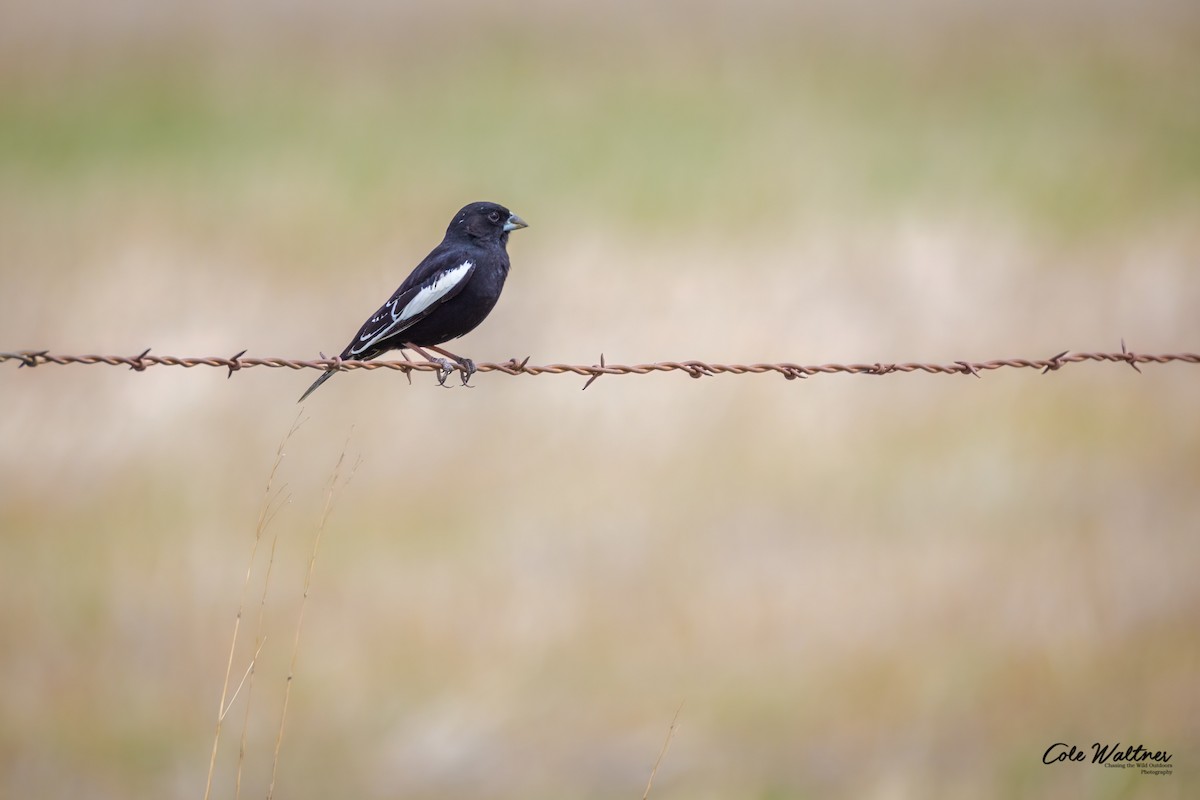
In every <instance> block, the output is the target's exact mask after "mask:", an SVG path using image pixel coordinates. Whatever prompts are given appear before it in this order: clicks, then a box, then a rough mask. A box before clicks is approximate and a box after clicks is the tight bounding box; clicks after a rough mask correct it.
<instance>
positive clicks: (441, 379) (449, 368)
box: [430, 358, 454, 389]
mask: <svg viewBox="0 0 1200 800" xmlns="http://www.w3.org/2000/svg"><path fill="white" fill-rule="evenodd" d="M430 361H432V362H433V363H435V364H437V365H438V386H445V387H446V388H447V389H449V388H450V387H449V386H446V378H449V377H450V373H451V372H454V365H453V364H452V363H450V359H448V358H431V359H430Z"/></svg>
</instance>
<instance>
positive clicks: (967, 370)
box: [0, 340, 1200, 389]
mask: <svg viewBox="0 0 1200 800" xmlns="http://www.w3.org/2000/svg"><path fill="white" fill-rule="evenodd" d="M246 352H247V351H246V350H242V351H241V352H240V353H237V354H236V355H234V356H232V357H229V358H225V357H222V356H201V357H180V356H160V355H151V353H150V349H149V348H147V349H146V350H143V351H142V352H141V353H140V354H138V355H136V356H113V355H63V354H59V353H51V352H49V351H47V350H18V351H15V352H0V363H3V362H5V361H16V362H18V367H37V366H41V365H44V364H57V365H60V366H62V365H67V364H107V365H108V366H126V367H129V368H130V369H132V370H135V371H137V372H144V371H145V370H146V369H147V368H148V367H186V368H191V367H219V368H223V369H228V370H229V377H233V373H234V372H238V371H240V370H244V369H249V368H250V367H271V368H275V369H296V370H299V369H320V370H326V369H336V370H345V371H349V370H356V369H366V370H373V369H390V370H399V371H401V372H403V373H405V375H407V376H408V377H409V379H410V381H411V379H412V373H413V372H437V371H439V370H441V369H442V366H441V365H440V364H436V363H432V362H428V361H410V360H408V358H407V355H405V358H404V360H403V361H353V360H343V359H341V358H337V357H334V358H325V357H324V355H322V357H321V358H319V359H314V360H304V359H295V358H279V357H267V358H254V357H250V358H247V357H246ZM1088 361H1099V362H1112V363H1124V364H1128V365H1129V366H1131V367H1133V368H1134V369H1135V370H1137V371H1138V372H1139V373H1140V372H1141V371H1142V370H1141V368H1140V367H1139V366H1138V365H1139V364H1168V363H1181V364H1200V354H1196V353H1159V354H1149V353H1135V352H1133V351H1132V350H1130V349H1128V347H1126V345H1125V341H1124V340H1122V341H1121V351H1120V352H1097V353H1076V352H1072V351H1070V350H1064V351H1062V352H1061V353H1058V354H1057V355H1054V356H1051V357H1050V358H1040V359H1039V358H997V359H992V360H990V361H952V362H949V363H944V364H939V363H922V362H905V363H898V364H891V363H881V362H876V363H873V364H867V363H862V364H810V365H804V364H795V363H791V362H779V363H754V364H720V363H716V364H714V363H707V362H704V361H656V362H653V363H649V364H609V363H608V362H607V361H606V360H605V357H604V355H603V354H601V356H600V363H599V364H591V365H588V364H543V365H537V364H530V363H529V357H528V356H526V357H525V358H523V359H520V360H518V359H516V358H510V359H509V360H508V361H502V362H499V363H488V362H484V363H479V364H476V368H477V370H478V371H479V372H499V373H502V374H504V375H546V374H549V375H579V376H582V377H586V378H587V382H586V383H585V384H584V386H583V388H585V389H586V388H587V387H588V386H590V385H591V384H592V383H593V382H594V381H595V380H596V379H597V378H599V377H600V376H601V375H648V374H650V373H652V372H683V373H685V374H687V375H689V376H691V377H693V378H701V377H705V376H712V375H722V374H727V375H762V374H777V375H782V376H783V377H784V378H787V379H788V380H794V379H796V378H808V377H810V376H812V375H831V374H833V373H846V374H850V375H894V374H896V373H911V372H923V373H926V374H941V375H974V376H975V377H976V378H980V377H982V376H981V374H980V373H982V372H987V371H990V370H996V369H1037V370H1041V372H1042V373H1043V374H1045V373H1047V372H1056V371H1058V370H1059V369H1061V368H1063V367H1065V366H1067V365H1068V364H1081V363H1084V362H1088ZM451 367H452V368H453V369H458V370H460V371H461V370H463V369H464V367H462V366H461V365H451Z"/></svg>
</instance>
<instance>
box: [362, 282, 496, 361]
mask: <svg viewBox="0 0 1200 800" xmlns="http://www.w3.org/2000/svg"><path fill="white" fill-rule="evenodd" d="M474 272H475V260H474V259H472V258H465V259H463V260H462V261H461V262H459V263H458V264H456V265H454V266H452V267H449V268H447V269H441V270H437V271H436V272H433V273H432V274H431V275H429V276H428V277H426V278H425V279H424V280H422V281H421V282H420V283H418V284H416V285H413V286H409V285H408V284H409V281H405V282H404V284H405V285H403V286H401V287H400V288H399V289H397V290H396V293H395V294H394V295H392V299H390V300H388V301H387V302H386V303H384V304H383V307H382V308H380V309H379V311H378V313H376V314H375V316H373V317H371V318H370V319H369V320H367V321H366V322H365V323H364V324H363V326H362V328H361V329H359V331H358V336H357V337H355V339H354V341H353V342H351V343H350V346H349V347H347V348H346V353H345V354H344V355H343V356H342V357H343V358H346V357H352V358H356V357H358V356H361V355H364V354H366V353H368V352H369V351H372V350H378V349H379V348H380V345H381V344H382V343H383V342H384V341H385V340H387V339H392V338H394V337H396V336H398V335H399V334H400V333H402V332H403V331H405V330H407V329H408V328H410V327H412V326H413V325H415V324H416V323H418V322H420V321H421V320H422V319H424V318H425V317H427V316H429V315H430V314H431V313H432V312H433V311H434V309H436V308H437V307H438V306H440V305H441V304H442V303H445V302H446V301H447V300H449V299H450V298H452V297H454V296H455V295H457V294H458V293H459V292H461V291H462V290H463V287H464V286H466V285H467V281H468V280H470V279H471V275H472V273H474ZM414 277H415V276H414ZM383 349H387V347H386V346H385V347H384V348H383ZM376 355H377V353H376ZM367 357H368V358H370V357H371V356H367Z"/></svg>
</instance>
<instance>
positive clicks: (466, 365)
mask: <svg viewBox="0 0 1200 800" xmlns="http://www.w3.org/2000/svg"><path fill="white" fill-rule="evenodd" d="M429 349H430V350H432V351H434V352H435V353H441V354H442V355H444V356H445V357H446V358H452V359H454V360H455V361H457V362H458V363H459V364H460V365H461V366H462V368H463V379H462V382H463V386H467V387H468V388H474V387H473V386H470V385H469V384H468V383H467V381H469V380H471V376H472V375H474V374H475V372H476V369H475V362H474V361H472V360H471V359H469V358H467V357H466V356H459V355H455V354H454V353H451V352H450V351H449V350H443V349H442V348H440V347H438V346H437V345H435V344H431V345H429Z"/></svg>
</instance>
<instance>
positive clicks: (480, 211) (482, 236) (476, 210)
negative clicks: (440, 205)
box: [446, 203, 528, 242]
mask: <svg viewBox="0 0 1200 800" xmlns="http://www.w3.org/2000/svg"><path fill="white" fill-rule="evenodd" d="M526 227H528V224H527V223H526V222H525V220H523V219H521V218H520V217H518V216H517V215H516V214H514V213H512V212H511V211H509V210H508V209H507V208H505V207H504V206H502V205H498V204H496V203H471V204H470V205H467V206H463V209H462V210H461V211H459V212H458V213H457V214H455V215H454V220H453V221H452V222H451V223H450V227H449V228H448V229H447V230H446V236H448V237H450V236H467V237H470V238H472V239H476V240H479V241H500V242H505V241H508V234H509V233H510V232H511V231H515V230H518V229H520V228H526Z"/></svg>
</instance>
